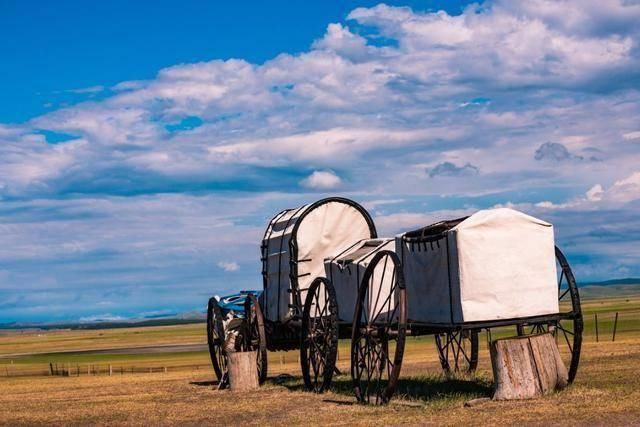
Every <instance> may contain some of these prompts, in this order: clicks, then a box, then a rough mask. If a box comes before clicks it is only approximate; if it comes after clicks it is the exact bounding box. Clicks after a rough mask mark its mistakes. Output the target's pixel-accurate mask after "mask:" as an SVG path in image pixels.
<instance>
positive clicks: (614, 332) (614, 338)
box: [611, 311, 618, 342]
mask: <svg viewBox="0 0 640 427" xmlns="http://www.w3.org/2000/svg"><path fill="white" fill-rule="evenodd" d="M617 329H618V312H617V311H616V320H614V321H613V338H612V339H611V341H612V342H615V340H616V330H617Z"/></svg>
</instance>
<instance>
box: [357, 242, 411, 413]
mask: <svg viewBox="0 0 640 427" xmlns="http://www.w3.org/2000/svg"><path fill="white" fill-rule="evenodd" d="M406 332H407V295H406V290H405V285H404V276H403V274H402V267H401V266H400V260H399V259H398V256H397V255H396V254H395V253H393V252H391V251H381V252H378V253H377V254H376V255H375V256H374V257H373V259H372V260H371V263H370V264H369V266H368V267H367V269H366V270H365V272H364V275H363V278H362V282H361V284H360V289H359V291H358V300H357V302H356V308H355V314H354V318H353V331H352V336H351V379H352V381H353V390H354V392H355V395H356V398H357V399H358V401H359V402H362V403H374V404H384V403H387V402H388V401H389V399H391V396H392V395H393V393H394V392H395V389H396V387H397V385H398V377H399V376H400V368H401V365H402V356H403V353H404V343H405V337H406Z"/></svg>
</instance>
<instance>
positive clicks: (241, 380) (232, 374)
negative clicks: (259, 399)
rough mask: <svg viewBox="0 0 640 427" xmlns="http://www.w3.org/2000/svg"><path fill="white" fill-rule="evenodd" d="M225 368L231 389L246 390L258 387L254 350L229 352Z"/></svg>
mask: <svg viewBox="0 0 640 427" xmlns="http://www.w3.org/2000/svg"><path fill="white" fill-rule="evenodd" d="M227 369H228V374H229V387H230V388H231V391H248V390H255V389H257V388H258V364H257V353H256V352H255V351H243V352H233V353H229V354H228V364H227Z"/></svg>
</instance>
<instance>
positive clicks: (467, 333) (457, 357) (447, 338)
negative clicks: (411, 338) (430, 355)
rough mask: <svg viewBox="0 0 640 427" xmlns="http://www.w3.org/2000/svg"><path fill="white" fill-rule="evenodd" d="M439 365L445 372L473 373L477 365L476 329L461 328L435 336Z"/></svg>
mask: <svg viewBox="0 0 640 427" xmlns="http://www.w3.org/2000/svg"><path fill="white" fill-rule="evenodd" d="M435 340H436V347H437V349H438V356H439V358H440V365H441V366H442V370H443V371H444V372H445V373H446V374H455V373H464V374H470V373H473V372H474V371H475V370H476V368H477V366H478V331H476V330H470V329H461V330H457V331H452V332H447V333H444V334H437V335H436V336H435Z"/></svg>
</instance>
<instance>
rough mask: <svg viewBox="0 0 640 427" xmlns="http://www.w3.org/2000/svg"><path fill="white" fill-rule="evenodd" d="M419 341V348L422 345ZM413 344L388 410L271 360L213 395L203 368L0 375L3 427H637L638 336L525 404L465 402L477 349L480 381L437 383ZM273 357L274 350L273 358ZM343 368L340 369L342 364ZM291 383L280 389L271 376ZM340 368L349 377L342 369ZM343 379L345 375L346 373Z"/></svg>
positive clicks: (586, 360)
mask: <svg viewBox="0 0 640 427" xmlns="http://www.w3.org/2000/svg"><path fill="white" fill-rule="evenodd" d="M422 343H424V345H422ZM427 350H430V349H428V348H427V344H426V341H424V340H416V343H414V345H413V346H410V349H409V351H408V353H409V354H408V355H407V356H408V357H407V358H406V359H405V364H404V366H403V372H402V382H401V384H400V396H399V397H398V398H396V399H394V401H393V402H392V403H391V404H390V405H388V406H386V407H365V406H361V405H358V404H355V403H354V398H353V396H352V395H351V393H350V391H349V377H348V376H347V375H343V376H340V377H338V378H337V379H336V390H337V391H333V392H331V393H326V394H323V395H315V394H311V393H305V392H303V391H301V385H300V380H299V368H298V366H297V364H296V363H295V362H286V363H285V364H284V365H280V364H279V363H273V362H272V369H271V370H270V373H271V375H272V380H270V381H269V384H267V385H266V386H264V387H262V388H261V389H260V390H259V391H257V392H253V393H232V392H229V391H217V390H215V387H214V386H213V384H212V377H213V375H212V372H211V371H210V370H207V371H200V372H193V371H189V372H169V373H167V374H164V373H154V374H134V375H123V376H120V375H115V376H113V377H108V376H99V377H79V378H74V377H70V378H64V377H39V378H2V379H0V389H1V390H2V393H0V423H1V424H7V425H15V424H105V425H117V424H123V423H126V424H145V425H150V424H151V425H155V424H216V425H221V424H239V423H248V424H267V425H276V424H285V423H286V424H326V423H332V424H338V425H340V424H342V425H351V424H361V425H362V424H444V425H454V424H462V423H464V424H471V425H485V424H489V423H491V424H509V425H514V424H533V425H549V424H563V425H581V424H608V425H623V424H624V425H629V424H637V423H640V405H638V402H639V401H640V375H639V374H640V337H635V338H625V339H624V340H621V341H619V342H615V343H611V342H604V343H603V342H601V343H595V342H591V341H590V342H587V343H586V344H585V347H584V351H583V355H584V357H583V361H582V363H581V366H580V371H579V374H578V378H577V381H576V383H575V384H574V385H573V386H571V387H570V388H569V389H567V390H565V391H563V392H561V393H557V394H554V395H551V396H547V397H544V398H541V399H537V400H532V401H519V402H488V403H486V404H483V405H481V406H478V407H474V408H465V407H464V406H463V403H464V401H466V400H468V399H471V398H474V397H478V396H482V395H486V394H488V393H489V388H488V386H489V383H490V370H489V360H488V355H487V354H486V353H487V352H486V348H484V347H483V349H482V354H481V364H480V368H479V373H478V376H477V377H475V378H461V379H456V380H447V379H445V378H442V377H439V376H438V375H437V373H438V372H439V368H438V366H437V362H436V360H435V354H433V351H427ZM276 356H277V354H276ZM340 365H342V367H343V368H346V367H347V365H348V362H347V361H344V360H341V361H340ZM285 371H287V372H289V373H291V374H292V375H294V378H293V379H291V380H289V381H287V382H285V383H284V384H281V385H278V384H276V383H275V381H274V380H273V378H274V376H275V375H276V374H277V373H278V372H285ZM345 372H347V371H345ZM347 373H348V372H347Z"/></svg>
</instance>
